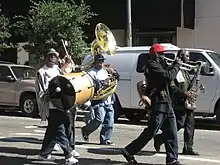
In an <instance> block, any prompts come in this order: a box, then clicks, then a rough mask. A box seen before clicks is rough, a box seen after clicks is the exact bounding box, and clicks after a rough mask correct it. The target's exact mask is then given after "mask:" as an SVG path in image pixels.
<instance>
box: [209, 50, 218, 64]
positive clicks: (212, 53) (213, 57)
mask: <svg viewBox="0 0 220 165" xmlns="http://www.w3.org/2000/svg"><path fill="white" fill-rule="evenodd" d="M207 53H208V55H209V56H210V57H211V58H212V60H213V61H214V62H215V63H216V64H217V65H218V66H219V67H220V54H218V53H215V52H207Z"/></svg>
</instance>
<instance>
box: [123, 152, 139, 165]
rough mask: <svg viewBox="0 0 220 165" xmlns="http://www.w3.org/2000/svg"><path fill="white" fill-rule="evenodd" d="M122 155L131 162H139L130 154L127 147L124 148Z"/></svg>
mask: <svg viewBox="0 0 220 165" xmlns="http://www.w3.org/2000/svg"><path fill="white" fill-rule="evenodd" d="M121 153H122V155H123V156H124V157H125V159H126V160H127V161H128V163H130V164H138V163H137V161H136V160H135V158H134V156H133V155H129V153H128V152H127V151H126V149H122V151H121Z"/></svg>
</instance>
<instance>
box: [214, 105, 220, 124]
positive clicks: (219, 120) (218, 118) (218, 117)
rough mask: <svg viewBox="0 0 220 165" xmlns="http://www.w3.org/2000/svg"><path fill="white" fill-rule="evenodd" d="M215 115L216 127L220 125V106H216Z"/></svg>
mask: <svg viewBox="0 0 220 165" xmlns="http://www.w3.org/2000/svg"><path fill="white" fill-rule="evenodd" d="M215 115H216V123H217V124H218V125H220V104H218V106H217V109H216V112H215Z"/></svg>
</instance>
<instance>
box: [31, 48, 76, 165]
mask: <svg viewBox="0 0 220 165" xmlns="http://www.w3.org/2000/svg"><path fill="white" fill-rule="evenodd" d="M58 55H59V54H58V52H56V51H55V50H54V49H50V51H49V52H48V53H47V55H46V56H45V65H44V66H43V67H42V68H40V69H39V70H38V71H37V75H36V83H35V84H36V98H37V103H38V108H39V112H40V116H41V118H42V120H46V119H47V120H48V126H47V130H46V133H45V136H44V140H43V144H42V147H41V151H40V155H39V159H40V160H54V158H53V157H52V156H51V153H52V151H53V149H54V146H55V144H56V143H58V144H59V145H60V146H61V148H62V150H63V152H64V155H65V160H66V164H76V163H78V160H77V159H75V158H74V154H75V151H74V150H73V149H72V148H71V146H70V144H69V140H68V138H67V135H66V132H65V128H64V127H65V125H68V122H69V117H68V115H67V114H66V113H65V112H64V111H61V110H58V109H56V108H55V107H54V106H53V105H52V103H51V102H50V97H49V95H48V92H47V91H48V85H49V81H50V80H51V79H52V78H54V77H56V76H58V75H60V70H59V68H58V67H57V61H58Z"/></svg>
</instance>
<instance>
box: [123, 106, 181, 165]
mask: <svg viewBox="0 0 220 165" xmlns="http://www.w3.org/2000/svg"><path fill="white" fill-rule="evenodd" d="M170 107H171V106H169V105H168V103H164V104H157V105H154V106H153V107H152V114H151V119H150V120H149V123H148V127H147V128H145V129H144V131H143V132H142V133H141V134H140V135H139V137H138V138H137V139H135V140H134V141H132V142H131V143H130V144H128V145H127V146H126V147H125V149H126V151H127V152H128V153H129V154H130V155H135V154H136V153H138V152H139V151H140V150H141V149H142V148H143V147H144V146H145V145H146V144H147V143H148V142H149V141H150V140H151V139H152V138H153V137H154V136H155V135H156V134H157V132H158V130H159V129H160V128H161V127H162V126H163V128H164V129H163V131H164V133H165V135H166V139H165V148H166V154H167V157H166V162H167V163H171V162H175V161H176V160H177V159H178V143H177V141H178V140H177V127H176V118H175V115H174V112H173V109H172V108H170ZM165 111H166V112H169V113H165Z"/></svg>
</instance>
